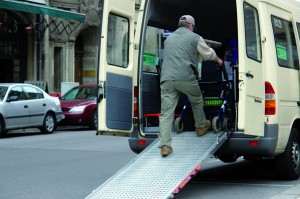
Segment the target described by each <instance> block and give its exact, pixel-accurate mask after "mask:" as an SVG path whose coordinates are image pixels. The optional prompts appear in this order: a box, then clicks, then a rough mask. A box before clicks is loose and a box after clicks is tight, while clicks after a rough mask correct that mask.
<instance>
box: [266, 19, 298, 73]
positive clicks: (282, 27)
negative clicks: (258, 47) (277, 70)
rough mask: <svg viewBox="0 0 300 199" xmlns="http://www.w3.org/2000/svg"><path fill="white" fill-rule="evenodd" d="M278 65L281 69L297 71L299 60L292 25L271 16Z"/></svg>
mask: <svg viewBox="0 0 300 199" xmlns="http://www.w3.org/2000/svg"><path fill="white" fill-rule="evenodd" d="M271 20H272V26H273V33H274V39H275V48H276V54H277V61H278V64H279V65H280V66H282V67H287V68H294V69H299V58H298V51H297V46H296V40H295V33H294V29H293V24H292V22H290V21H286V20H284V19H281V18H279V17H275V16H271Z"/></svg>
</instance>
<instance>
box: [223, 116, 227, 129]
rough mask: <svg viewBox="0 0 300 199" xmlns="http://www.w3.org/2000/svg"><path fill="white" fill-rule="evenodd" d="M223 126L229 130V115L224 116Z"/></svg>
mask: <svg viewBox="0 0 300 199" xmlns="http://www.w3.org/2000/svg"><path fill="white" fill-rule="evenodd" d="M222 128H223V130H227V129H228V117H224V118H223V124H222Z"/></svg>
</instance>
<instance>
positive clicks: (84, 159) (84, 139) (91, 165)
mask: <svg viewBox="0 0 300 199" xmlns="http://www.w3.org/2000/svg"><path fill="white" fill-rule="evenodd" d="M136 156H137V155H136V154H135V153H133V152H132V151H131V150H130V148H129V146H128V141H127V138H125V137H110V136H96V135H95V131H89V130H86V129H69V130H67V129H65V130H59V131H56V132H55V133H54V134H50V135H44V134H40V133H37V132H36V131H34V130H33V132H32V133H28V132H22V131H17V132H14V133H12V134H9V135H8V136H6V137H4V138H1V139H0V179H1V180H0V199H83V198H85V197H86V196H87V195H88V194H90V193H91V192H92V191H93V190H94V189H96V188H97V187H98V186H100V185H101V184H102V183H104V182H105V181H106V180H107V179H108V178H109V177H111V176H112V175H113V174H114V173H116V172H117V171H118V170H119V169H120V168H122V167H123V166H124V165H125V164H126V163H127V162H129V161H130V160H132V159H133V158H134V157H136ZM273 168H274V166H273V163H272V161H270V160H264V161H261V162H248V161H244V160H242V159H239V160H238V162H237V163H234V164H224V163H222V162H220V161H219V160H216V159H214V158H212V159H210V160H209V161H208V162H207V163H206V164H205V165H204V166H203V168H202V169H201V170H200V172H199V174H198V175H197V176H195V177H194V178H193V179H192V180H191V182H189V183H188V185H187V186H186V187H185V188H184V189H183V190H182V191H181V192H180V194H178V195H177V196H176V197H175V199H198V198H204V199H210V198H211V199H215V198H222V199H227V198H228V199H229V198H230V199H232V198H237V199H252V198H260V199H267V198H272V199H289V198H297V197H298V196H299V195H300V179H299V180H296V181H281V180H279V179H278V178H277V177H276V175H275V173H274V169H273Z"/></svg>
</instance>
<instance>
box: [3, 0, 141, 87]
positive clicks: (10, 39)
mask: <svg viewBox="0 0 300 199" xmlns="http://www.w3.org/2000/svg"><path fill="white" fill-rule="evenodd" d="M140 1H141V0H136V9H138V8H139V5H140ZM101 3H102V1H101V0H25V1H16V0H3V1H0V70H1V72H0V82H24V81H46V82H47V85H48V90H49V93H53V92H60V90H61V82H79V84H88V83H96V73H97V72H96V71H97V69H96V67H97V61H98V60H97V53H98V50H99V49H98V39H99V38H98V29H99V24H100V21H99V19H100V17H99V16H100V14H101ZM21 4H22V5H21ZM23 4H25V6H24V5H23ZM26 6H27V7H26ZM35 7H38V8H37V10H35ZM56 9H57V10H56ZM64 11H65V13H64ZM81 13H82V14H84V15H85V18H84V21H82V20H81V19H82V15H81Z"/></svg>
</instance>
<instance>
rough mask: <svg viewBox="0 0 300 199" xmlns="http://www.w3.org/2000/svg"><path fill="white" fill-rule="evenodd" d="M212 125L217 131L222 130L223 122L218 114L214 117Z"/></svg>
mask: <svg viewBox="0 0 300 199" xmlns="http://www.w3.org/2000/svg"><path fill="white" fill-rule="evenodd" d="M211 126H212V129H213V131H215V132H219V131H221V129H222V124H221V121H220V120H219V117H218V116H216V117H214V118H213V119H212V125H211Z"/></svg>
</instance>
